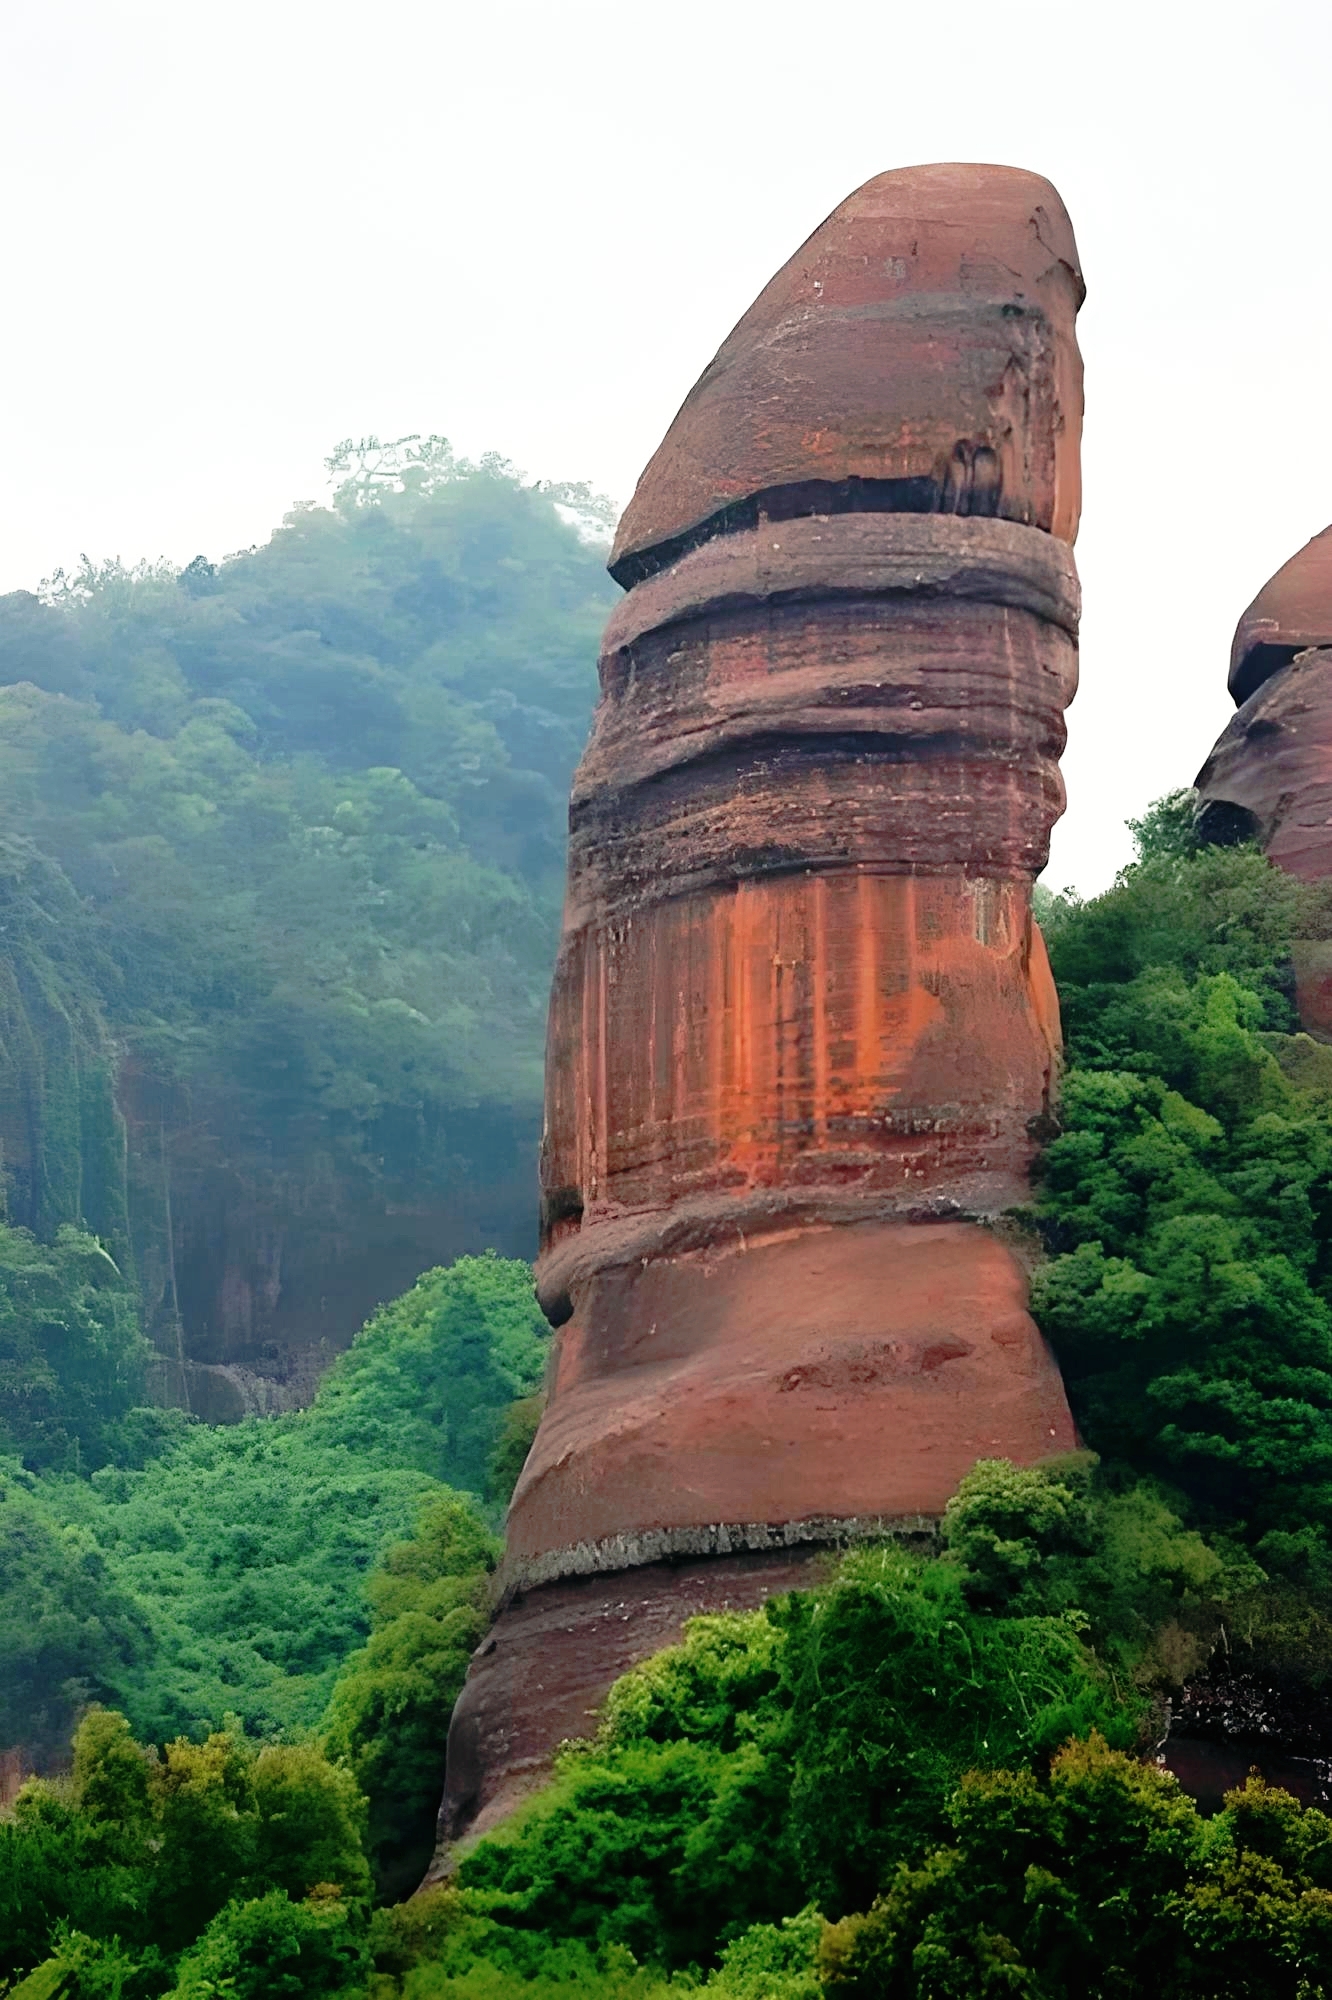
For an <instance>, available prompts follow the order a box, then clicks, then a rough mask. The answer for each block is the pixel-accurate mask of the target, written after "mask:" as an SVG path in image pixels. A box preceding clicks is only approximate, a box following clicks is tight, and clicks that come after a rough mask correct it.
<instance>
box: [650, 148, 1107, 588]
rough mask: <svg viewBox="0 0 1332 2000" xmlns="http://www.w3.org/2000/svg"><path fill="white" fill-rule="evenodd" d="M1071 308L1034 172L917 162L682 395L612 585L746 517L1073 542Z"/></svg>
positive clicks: (839, 217) (1076, 407)
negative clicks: (831, 517) (847, 517)
mask: <svg viewBox="0 0 1332 2000" xmlns="http://www.w3.org/2000/svg"><path fill="white" fill-rule="evenodd" d="M1083 293H1084V286H1083V283H1082V275H1081V271H1080V269H1079V265H1078V253H1077V245H1076V243H1075V242H1074V239H1073V229H1072V225H1071V223H1070V222H1069V219H1068V214H1067V212H1066V210H1065V208H1064V205H1063V202H1062V201H1061V200H1060V198H1059V196H1058V194H1057V193H1056V191H1055V189H1054V188H1053V187H1052V186H1051V185H1050V183H1049V181H1047V180H1044V179H1042V177H1041V176H1040V175H1039V174H1031V173H1025V172H1023V171H1021V170H1020V169H1017V168H1013V167H993V166H968V165H937V166H924V167H908V168H903V169H899V170H898V171H895V172H893V173H886V174H879V175H878V176H876V178H875V179H874V180H871V181H867V182H866V183H865V185H864V186H863V187H861V188H858V189H857V190H856V192H855V193H854V194H853V195H850V196H849V197H848V198H847V200H845V201H844V202H842V203H841V205H840V206H839V207H838V208H836V209H834V211H833V213H832V214H831V215H830V216H829V217H828V219H827V220H826V221H825V222H823V223H821V224H820V226H819V227H818V228H817V229H816V230H815V231H814V234H813V235H812V236H811V237H810V238H809V239H808V241H807V242H805V243H804V244H802V245H801V247H800V249H799V250H798V251H797V252H796V254H795V256H794V257H792V259H791V261H790V262H789V263H788V264H786V265H784V266H783V268H782V269H781V270H780V271H779V272H778V273H777V275H776V277H774V278H773V279H772V281H771V283H770V284H769V285H768V286H767V287H766V288H765V289H764V291H763V292H762V293H761V294H760V295H759V297H758V298H757V299H756V300H755V302H754V304H753V305H752V306H751V307H750V309H749V311H748V312H747V313H746V314H745V316H744V318H743V319H742V320H741V321H740V322H739V324H738V325H737V326H736V327H735V328H734V330H733V331H732V332H731V333H730V334H729V335H728V336H727V338H726V340H725V341H724V342H723V343H722V346H721V348H720V349H719V351H718V353H717V354H716V356H715V357H714V359H713V360H712V361H711V362H710V363H709V365H708V367H707V368H706V369H705V370H704V371H703V374H702V375H701V376H700V378H699V380H698V382H697V383H696V385H695V387H694V388H693V389H692V390H691V391H690V393H689V395H688V396H687V397H686V399H685V402H684V404H683V406H682V408H681V410H680V412H679V414H678V416H677V417H676V419H675V421H674V423H673V424H672V425H671V427H670V430H669V431H668V432H667V434H666V437H665V439H664V441H663V443H662V444H661V446H660V448H659V449H658V451H657V453H656V454H655V456H654V457H653V459H652V460H651V462H650V464H649V465H648V467H647V470H646V471H645V472H644V474H643V476H642V478H641V479H640V480H639V482H638V487H637V490H636V492H635V494H634V497H633V499H632V500H631V501H630V503H629V506H628V508H627V509H626V511H625V514H624V518H623V520H622V521H621V523H620V528H619V532H618V534H617V535H616V539H615V547H614V550H613V552H612V557H611V570H612V573H613V574H614V575H615V576H617V577H618V578H619V579H620V581H621V582H623V583H626V584H629V583H634V582H637V581H638V580H640V578H641V577H643V576H645V575H648V574H650V573H651V572H652V571H653V570H655V569H657V568H660V567H661V566H662V564H663V562H668V561H673V560H674V559H675V558H676V556H677V555H678V554H679V553H680V552H681V550H682V548H683V547H685V546H688V545H689V544H690V543H691V541H692V539H693V538H695V537H697V536H698V535H699V534H700V532H701V531H702V532H707V530H708V524H712V523H715V522H716V521H717V519H718V517H724V516H726V515H727V513H728V510H739V512H740V515H741V517H742V518H744V512H745V510H746V509H753V508H754V507H755V506H757V509H758V510H759V511H763V512H765V514H767V515H768V516H771V517H773V518H778V517H780V516H782V515H784V514H787V513H809V512H813V511H818V512H822V511H836V510H837V507H838V506H839V505H848V506H855V505H858V504H863V505H867V506H870V507H872V508H873V509H874V510H875V511H884V510H887V511H892V512H897V513H901V512H924V513H935V512H943V513H948V514H962V515H967V514H973V515H998V516H1001V517H1002V518H1004V519H1006V520H1013V521H1021V522H1025V523H1029V524H1031V525H1033V526H1036V527H1039V528H1044V529H1046V530H1048V531H1049V532H1050V533H1052V534H1054V535H1057V536H1059V537H1061V538H1062V539H1063V540H1065V541H1069V542H1071V541H1072V540H1073V539H1074V537H1075V535H1076V533H1077V525H1078V515H1079V512H1080V508H1081V480H1080V470H1079V467H1080V457H1079V446H1080V440H1081V430H1082V363H1081V359H1080V356H1079V354H1078V347H1077V340H1076V337H1075V334H1074V319H1075V316H1076V314H1077V310H1078V307H1079V305H1080V304H1081V303H1082V298H1083ZM801 489H805V490H804V491H803V492H802V491H801Z"/></svg>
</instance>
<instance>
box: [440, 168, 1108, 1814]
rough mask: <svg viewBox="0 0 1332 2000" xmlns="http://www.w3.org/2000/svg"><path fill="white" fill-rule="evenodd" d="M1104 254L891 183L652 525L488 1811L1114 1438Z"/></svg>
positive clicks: (707, 384)
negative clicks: (1083, 1293) (947, 1521)
mask: <svg viewBox="0 0 1332 2000" xmlns="http://www.w3.org/2000/svg"><path fill="white" fill-rule="evenodd" d="M1082 295H1083V286H1082V280H1081V276H1080V274H1079V270H1078V260H1077V252H1076V248H1075V245H1074V241H1073V232H1072V229H1071V227H1070V224H1069V221H1068V217H1067V215H1066V214H1065V211H1064V208H1063V205H1062V203H1061V202H1060V199H1059V197H1058V195H1057V194H1056V192H1055V190H1054V189H1053V188H1052V187H1051V186H1050V184H1049V182H1047V181H1044V180H1042V179H1040V178H1039V177H1038V176H1036V175H1034V174H1028V173H1021V172H1018V171H1016V170H1013V169H1009V168H1000V167H981V166H936V167H924V168H916V169H912V170H909V171H905V172H899V173H889V174H883V175H881V176H879V177H878V178H877V179H875V180H873V181H870V182H869V183H867V185H866V186H864V187H863V188H861V189H859V190H858V191H857V192H856V193H855V194H853V195H852V196H851V197H850V198H849V199H848V200H847V201H845V202H843V204H842V205H841V207H840V208H838V209H837V210H836V211H835V212H834V213H833V214H832V215H831V216H830V217H829V218H828V220H827V221H826V222H825V223H824V224H823V225H822V226H821V227H820V228H819V229H818V230H816V231H815V233H814V235H813V236H812V237H810V239H809V241H808V242H807V243H806V244H805V245H804V246H803V247H802V248H801V249H800V250H799V251H798V252H797V253H796V255H795V256H794V257H793V258H792V260H791V262H790V263H789V264H787V265H786V266H785V267H784V269H783V270H781V271H780V272H779V273H778V274H777V276H776V277H775V278H774V279H773V280H772V282H771V284H769V285H768V287H767V288H766V290H765V291H764V292H763V293H762V294H761V296H760V297H759V299H758V300H757V301H756V303H755V304H754V306H753V307H752V308H751V309H750V311H749V312H748V313H746V315H745V317H744V318H743V319H742V320H741V322H740V324H739V325H738V326H737V327H736V329H735V330H734V332H733V333H732V334H731V335H730V336H729V338H728V339H727V341H726V342H725V344H724V345H723V347H722V348H721V350H720V352H719V353H718V354H717V356H716V358H715V359H714V360H713V361H712V362H711V363H710V365H709V366H708V368H707V369H706V370H705V371H704V373H703V375H702V377H701V378H700V380H699V382H698V384H697V385H696V387H695V388H694V389H693V391H692V392H691V394H690V395H689V397H688V399H687V400H686V402H685V404H684V406H683V408H682V409H681V411H680V413H679V415H678V416H677V417H676V419H675V422H674V423H673V424H672V426H671V429H670V431H669V432H668V433H667V436H666V438H665V441H664V442H663V444H662V445H661V447H660V449H659V450H658V452H657V454H656V456H655V457H654V458H653V460H652V462H651V463H650V464H649V466H648V467H647V470H646V471H645V472H644V474H643V477H642V479H641V480H640V481H639V485H638V489H637V491H636V493H635V495H634V498H633V500H632V501H631V503H630V505H629V508H628V510H627V511H626V513H625V516H624V518H623V520H622V522H621V524H620V528H619V532H618V535H617V537H616V542H615V547H614V550H613V552H612V557H611V565H610V566H611V571H612V574H613V575H614V576H615V577H616V578H617V580H618V581H619V582H620V583H622V584H623V585H624V586H625V589H626V593H627V594H626V597H625V599H624V601H623V603H622V605H621V606H620V608H619V609H618V611H617V612H616V613H615V615H614V616H613V617H612V619H611V621H610V624H609V626H608V628H607V631H606V636H605V640H604V643H603V648H602V655H601V685H602V697H601V702H600V705H599V707H598V710H597V714H596V718H595V721H594V724H593V730H592V737H591V741H590V743H589V745H588V749H587V752H586V755H585V757H584V759H583V762H582V765H581V766H580V768H579V771H578V774H577V776H576V778H575V781H574V788H573V798H572V803H571V808H570V853H569V887H568V899H567V904H566V910H565V923H564V938H563V944H562V947H561V951H560V957H559V963H558V967H557V970H556V974H555V985H554V993H553V996H552V1001H551V1015H550V1038H549V1045H548V1056H547V1072H546V1074H547V1131H546V1140H545V1147H544V1155H543V1161H542V1199H543V1233H542V1253H541V1259H540V1263H539V1266H538V1287H539V1292H540V1296H541V1299H542V1303H543V1305H544V1306H545V1309H546V1311H547V1313H548V1314H549V1316H550V1318H551V1320H552V1322H553V1323H554V1325H555V1326H556V1327H557V1328H558V1329H559V1332H558V1335H557V1339H556V1344H555V1357H554V1363H553V1377H552V1383H551V1393H550V1400H549V1405H548V1408H547V1411H546V1415H545V1418H544V1421H543V1422H542V1425H541V1429H540V1432H539V1433H538V1436H537V1439H536V1443H535V1445H534V1447H533V1450H532V1453H531V1456H530V1458H529V1460H528V1463H527V1466H526V1468H525V1470H524V1472H523V1476H522V1478H521V1480H520V1482H519V1485H518V1489H517V1492H516V1493H515V1495H514V1499H513V1504H512V1507H511V1510H510V1515H509V1528H508V1554H507V1558H506V1565H505V1572H504V1574H505V1577H506V1583H507V1590H508V1593H509V1601H508V1605H507V1608H506V1609H505V1610H504V1611H503V1612H502V1613H501V1616H500V1618H499V1620H498V1621H497V1623H496V1626H495V1628H494V1631H493V1633H492V1635H491V1639H490V1641H489V1642H488V1648H489V1650H483V1652H482V1653H481V1654H480V1655H478V1659H477V1662H476V1664H475V1666H474V1669H473V1673H472V1676H471V1679H470V1680H469V1683H468V1687H467V1689H466V1690H465V1692H464V1695H463V1697H462V1700H461V1702H460V1704H459V1709H458V1712H457V1716H456V1718H455V1723H454V1730H453V1736H452V1738H451V1744H450V1775H449V1790H448V1794H447V1796H446V1802H445V1826H446V1831H451V1832H457V1831H458V1830H460V1829H461V1828H463V1827H464V1826H465V1825H466V1824H467V1823H468V1822H469V1820H472V1819H474V1817H475V1815H476V1814H477V1813H478V1812H479V1813H480V1814H481V1819H480V1821H479V1822H478V1823H480V1824H485V1823H488V1821H489V1820H490V1819H491V1818H493V1817H494V1816H496V1815H497V1814H498V1813H499V1812H500V1811H502V1810H504V1809H505V1808H506V1807H507V1805H508V1804H509V1803H510V1802H511V1801H512V1799H513V1797H514V1796H515V1793H516V1789H517V1787H518V1786H519V1785H520V1784H521V1783H522V1782H524V1781H525V1779H526V1778H527V1777H528V1776H530V1774H531V1773H532V1772H533V1771H534V1770H535V1769H537V1768H539V1766H540V1764H541V1761H542V1759H543V1758H544V1757H545V1756H546V1755H547V1754H548V1753H549V1750H550V1748H551V1746H552V1744H553V1743H554V1742H555V1741H557V1740H558V1739H559V1737H560V1736H562V1735H570V1734H580V1733H584V1732H585V1731H586V1729H587V1728H588V1726H589V1723H588V1718H589V1715H590V1713H591V1712H592V1711H593V1710H594V1709H595V1704H596V1702H597V1700H598V1699H599V1698H600V1696H601V1695H602V1694H603V1693H604V1691H605V1688H606V1686H607V1685H608V1683H609V1681H610V1679H611V1678H613V1677H614V1674H615V1673H617V1672H619V1671H622V1670H623V1668H624V1667H626V1666H627V1665H629V1664H630V1663H631V1661H632V1660H633V1659H634V1658H638V1657H642V1655H643V1654H645V1653H647V1652H649V1651H651V1650H653V1648H654V1647H655V1646H657V1645H660V1644H662V1643H665V1642H666V1641H667V1640H669V1639H670V1638H672V1637H673V1636H674V1635H675V1633H676V1632H677V1631H678V1628H679V1625H680V1623H681V1622H682V1620H683V1618H684V1617H685V1616H688V1615H689V1614H690V1613H691V1612H693V1611H696V1610H699V1609H702V1608H705V1607H706V1606H708V1605H718V1604H740V1603H753V1602H757V1601H759V1600H760V1599H761V1598H762V1597H763V1596H764V1595H765V1594H767V1593H768V1592H769V1591H770V1590H772V1589H774V1588H783V1587H788V1586H789V1585H790V1584H791V1583H793V1582H795V1581H797V1580H798V1579H799V1577H800V1576H801V1575H802V1574H803V1573H804V1571H805V1566H807V1565H808V1563H809V1561H810V1560H811V1557H812V1555H813V1553H814V1552H817V1551H818V1550H819V1549H820V1548H826V1547H827V1546H828V1545H830V1544H835V1543H837V1542H839V1541H841V1540H844V1539H846V1538H848V1537H852V1536H855V1535H858V1534H863V1533H866V1532H875V1531H881V1530H882V1529H883V1528H885V1527H887V1526H895V1527H898V1528H907V1529H909V1528H910V1527H911V1526H913V1525H915V1526H921V1525H928V1523H929V1522H930V1521H931V1520H932V1519H933V1518H934V1517H937V1515H938V1514H939V1513H940V1512H941V1511H942V1509H943V1506H944V1504H945V1502H946V1501H947V1499H948V1497H949V1495H950V1494H951V1493H952V1491H953V1490H954V1488H955V1487H956V1485H957V1482H958V1480H959V1479H960V1478H961V1477H962V1475H963V1474H964V1473H965V1472H966V1471H967V1469H968V1468H969V1466H970V1465H971V1464H972V1463H974V1461H975V1460H976V1459H977V1458H978V1457H982V1456H991V1455H1007V1456H1010V1457H1013V1458H1015V1459H1018V1460H1021V1461H1028V1462H1029V1461H1031V1460H1034V1459H1037V1458H1040V1457H1042V1456H1045V1455H1048V1454H1049V1453H1052V1452H1056V1451H1062V1450H1066V1449H1068V1448H1070V1447H1071V1446H1072V1444H1073V1442H1074V1435H1073V1428H1072V1423H1071V1420H1070V1417H1069V1413H1068V1408H1067V1405H1066V1403H1065V1400H1064V1395H1063V1390H1062V1386H1061V1383H1060V1380H1059V1376H1058V1372H1057V1370H1056V1368H1055V1366H1054V1363H1053V1361H1052V1359H1051V1357H1050V1355H1049V1354H1048V1352H1047V1350H1046V1349H1045V1347H1044V1345H1043V1343H1042V1341H1041V1338H1040V1336H1039V1334H1038V1332H1037V1330H1036V1327H1035V1326H1034V1324H1033V1322H1032V1321H1031V1319H1030V1317H1029V1316H1028V1313H1027V1309H1026V1281H1025V1276H1024V1273H1023V1271H1022V1269H1021V1268H1020V1266H1019V1265H1018V1263H1017V1261H1016V1260H1015V1258H1014V1256H1013V1255H1012V1253H1011V1251H1010V1250H1009V1249H1008V1248H1007V1247H1006V1246H1005V1243H1004V1242H1003V1240H1002V1238H1001V1236H1000V1235H999V1234H996V1233H995V1232H994V1231H993V1229H991V1228H990V1227H989V1226H987V1224H988V1222H989V1220H990V1219H992V1218H994V1217H995V1216H997V1215H998V1214H1000V1213H1001V1212H1002V1211H1003V1210H1004V1209H1006V1208H1008V1207H1010V1206H1011V1205H1013V1204H1014V1203H1017V1202H1020V1201H1021V1200H1023V1198H1024V1196H1025V1193H1026V1183H1027V1173H1028V1169H1029V1166H1030V1162H1031V1158H1032V1154H1033V1150H1034V1146H1035V1143H1036V1135H1037V1134H1038V1133H1039V1131H1040V1127H1041V1122H1042V1120H1043V1119H1044V1118H1045V1116H1046V1115H1047V1113H1048V1109H1049V1103H1050V1093H1051V1088H1052V1083H1053V1079H1054V1074H1055V1069H1056V1065H1057V1061H1058V1049H1059V1022H1058V1009H1057V1004H1056V1000H1055V994H1054V990H1053V986H1052V983H1051V979H1050V974H1049V968H1048V965H1047V963H1046V958H1045V953H1044V949H1043V947H1042V944H1041V939H1040V935H1039V933H1038V931H1037V930H1036V928H1035V926H1034V924H1033V922H1032V916H1031V887H1032V881H1033V878H1034V876H1035V874H1036V872H1037V871H1038V870H1039V869H1040V868H1041V866H1042V865H1043V863H1044V861H1045V858H1046V851H1047V844H1048V840H1049V834H1050V828H1051V825H1052V824H1053V822H1054V820H1055V818H1056V817H1057V816H1058V814H1059V812H1060V811H1061V810H1062V806H1063V790H1062V785H1061V781H1060V777H1059V769H1058V758H1059V755H1060V752H1061V750H1062V748H1063V744H1064V723H1063V711H1064V708H1065V705H1066V704H1067V702H1068V701H1069V700H1070V698H1071V696H1072V694H1073V691H1074V687H1075V684H1076V673H1077V620H1078V587H1077V579H1076V573H1075V570H1074V566H1073V558H1072V552H1071V546H1070V545H1071V543H1072V540H1073V537H1074V534H1075V532H1076V528H1077V520H1078V512H1079V500H1080V494H1079V456H1078V454H1079V439H1080V432H1081V420H1082V386H1081V363H1080V360H1079V356H1078V350H1077V344H1076V339H1075V335H1074V317H1075V314H1076V312H1077V309H1078V306H1079V304H1080V303H1081V300H1082Z"/></svg>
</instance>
